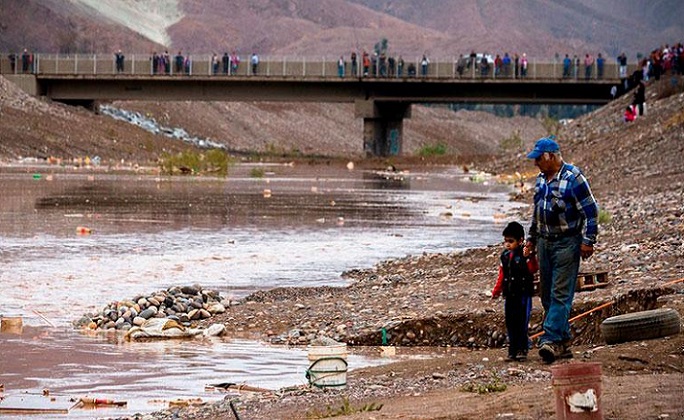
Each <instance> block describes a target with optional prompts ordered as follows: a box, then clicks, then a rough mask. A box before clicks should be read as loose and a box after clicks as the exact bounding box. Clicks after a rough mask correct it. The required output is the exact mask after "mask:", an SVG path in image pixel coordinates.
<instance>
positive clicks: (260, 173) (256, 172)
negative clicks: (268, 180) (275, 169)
mask: <svg viewBox="0 0 684 420" xmlns="http://www.w3.org/2000/svg"><path fill="white" fill-rule="evenodd" d="M264 173H265V172H264V170H263V169H262V168H252V170H251V171H249V176H251V177H252V178H263V177H264Z"/></svg>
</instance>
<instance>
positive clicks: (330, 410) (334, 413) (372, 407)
mask: <svg viewBox="0 0 684 420" xmlns="http://www.w3.org/2000/svg"><path fill="white" fill-rule="evenodd" d="M382 406H383V405H382V404H376V403H370V404H364V405H363V406H361V407H354V406H353V405H351V403H350V402H349V399H348V398H347V397H344V398H343V399H342V404H341V405H340V406H338V407H332V406H330V405H329V406H328V407H326V410H325V411H324V412H320V411H318V410H312V411H309V412H307V413H306V418H307V419H327V418H331V417H338V416H349V415H352V414H355V413H362V412H367V411H380V409H381V408H382Z"/></svg>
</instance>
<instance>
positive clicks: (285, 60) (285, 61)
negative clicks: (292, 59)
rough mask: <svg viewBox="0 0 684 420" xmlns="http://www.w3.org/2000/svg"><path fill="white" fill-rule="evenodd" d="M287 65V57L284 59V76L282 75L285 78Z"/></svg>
mask: <svg viewBox="0 0 684 420" xmlns="http://www.w3.org/2000/svg"><path fill="white" fill-rule="evenodd" d="M286 63H287V57H283V74H282V76H283V77H285V76H286V74H285V71H286V68H285V66H286Z"/></svg>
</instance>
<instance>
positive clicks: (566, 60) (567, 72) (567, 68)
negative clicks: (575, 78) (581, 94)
mask: <svg viewBox="0 0 684 420" xmlns="http://www.w3.org/2000/svg"><path fill="white" fill-rule="evenodd" d="M571 65H572V60H571V59H570V56H569V55H567V54H565V58H564V59H563V79H569V78H570V66H571Z"/></svg>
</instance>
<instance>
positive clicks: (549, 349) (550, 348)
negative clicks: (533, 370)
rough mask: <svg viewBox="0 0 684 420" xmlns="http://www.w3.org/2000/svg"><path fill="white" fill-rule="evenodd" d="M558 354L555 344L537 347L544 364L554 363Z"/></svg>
mask: <svg viewBox="0 0 684 420" xmlns="http://www.w3.org/2000/svg"><path fill="white" fill-rule="evenodd" d="M559 354H560V351H559V349H558V345H557V344H555V343H544V344H542V345H541V347H539V357H541V358H542V360H543V361H544V363H547V364H551V363H553V362H555V361H556V357H558V355H559Z"/></svg>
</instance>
